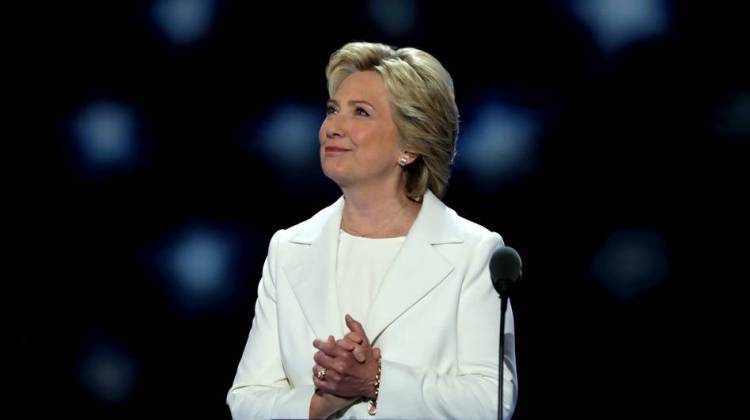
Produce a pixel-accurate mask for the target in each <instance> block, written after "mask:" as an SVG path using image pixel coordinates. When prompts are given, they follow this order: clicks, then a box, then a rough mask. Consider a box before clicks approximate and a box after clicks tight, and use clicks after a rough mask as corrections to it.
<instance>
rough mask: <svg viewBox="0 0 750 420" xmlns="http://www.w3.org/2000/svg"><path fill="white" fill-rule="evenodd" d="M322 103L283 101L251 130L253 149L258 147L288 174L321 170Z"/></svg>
mask: <svg viewBox="0 0 750 420" xmlns="http://www.w3.org/2000/svg"><path fill="white" fill-rule="evenodd" d="M323 117H324V113H323V107H322V106H321V107H312V106H305V105H299V104H284V105H281V106H279V107H278V108H276V109H275V110H273V111H272V113H271V115H270V117H269V118H268V119H267V121H266V122H265V123H263V124H262V125H260V126H259V127H258V128H256V132H254V133H250V137H251V143H250V144H249V146H250V149H251V151H252V152H256V151H259V152H260V153H262V154H263V155H264V156H265V157H266V158H267V159H268V161H269V163H270V164H271V165H272V166H275V167H276V169H277V172H278V173H279V174H280V175H282V176H283V177H286V178H291V179H294V178H295V177H305V176H307V175H309V173H310V172H311V171H312V170H317V171H318V172H319V168H320V155H319V146H318V129H319V128H320V125H321V123H322V122H323Z"/></svg>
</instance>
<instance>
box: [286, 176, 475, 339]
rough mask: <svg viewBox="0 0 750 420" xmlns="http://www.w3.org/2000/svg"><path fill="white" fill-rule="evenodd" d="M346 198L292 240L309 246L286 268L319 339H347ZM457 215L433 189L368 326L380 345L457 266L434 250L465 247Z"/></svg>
mask: <svg viewBox="0 0 750 420" xmlns="http://www.w3.org/2000/svg"><path fill="white" fill-rule="evenodd" d="M343 209H344V198H343V197H340V198H339V199H338V200H337V201H336V202H335V203H333V204H332V205H331V206H329V207H327V208H325V209H323V210H321V211H320V212H319V213H318V214H316V215H315V216H313V217H312V218H311V219H310V220H309V221H308V222H307V223H304V224H302V225H301V226H300V229H299V230H298V231H297V232H296V233H295V234H294V235H293V236H292V238H291V239H290V241H291V242H293V243H297V244H303V245H309V249H308V252H305V253H304V254H303V257H302V258H301V259H299V262H298V263H296V264H295V263H291V264H290V265H289V266H287V267H285V270H286V272H287V276H288V278H289V280H290V283H291V286H292V289H293V290H294V293H295V296H296V298H297V300H298V301H299V303H300V306H301V307H302V311H303V312H304V314H305V317H306V318H307V321H308V323H309V324H310V326H311V327H312V329H313V331H314V332H315V334H316V336H317V337H320V338H326V337H328V335H334V336H336V338H340V337H342V336H343V335H344V334H345V333H346V332H348V331H344V321H343V318H342V315H341V312H340V309H339V304H338V295H337V293H336V255H337V252H338V235H339V229H340V226H341V216H342V213H343ZM455 218H457V215H456V214H455V212H454V211H453V210H451V209H450V208H448V207H447V206H445V204H443V203H442V202H441V201H440V200H439V199H438V198H437V197H435V195H434V194H432V192H430V191H429V190H428V191H427V193H425V196H424V199H423V202H422V208H421V209H420V211H419V214H418V215H417V218H416V220H415V221H414V224H413V225H412V227H411V229H410V230H409V233H408V234H407V236H406V239H405V241H404V243H403V245H402V247H401V249H400V251H399V252H398V254H397V255H396V258H395V259H394V261H393V263H392V264H391V267H390V268H389V269H388V271H387V273H386V275H385V278H384V279H383V282H382V284H381V286H380V290H379V292H378V294H377V296H376V297H375V300H374V301H373V302H372V305H371V306H370V312H369V315H368V317H367V319H366V320H364V321H363V320H360V321H363V325H364V328H365V332H366V333H367V335H368V337H369V338H370V341H371V342H372V343H375V342H376V341H377V339H378V337H379V336H380V334H381V333H382V332H383V331H384V330H385V329H386V328H387V327H388V326H389V325H391V324H392V323H393V322H394V321H395V320H396V319H398V318H399V317H400V316H401V315H402V314H403V313H404V312H406V311H407V310H408V309H409V308H411V307H412V306H413V305H414V304H416V303H417V302H418V301H419V300H421V299H422V298H423V297H424V296H425V295H427V294H428V293H429V292H430V291H431V290H432V289H434V288H435V287H436V286H437V285H438V284H439V283H440V282H441V281H442V280H443V279H445V278H446V277H447V276H448V274H450V273H451V271H453V265H452V264H451V263H449V262H448V261H447V260H446V259H445V258H443V257H442V255H440V253H438V252H437V251H436V250H435V246H438V245H440V244H446V243H461V242H463V232H462V231H461V229H460V224H459V223H456V220H455Z"/></svg>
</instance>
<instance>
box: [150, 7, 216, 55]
mask: <svg viewBox="0 0 750 420" xmlns="http://www.w3.org/2000/svg"><path fill="white" fill-rule="evenodd" d="M215 9H216V5H215V2H214V0H156V1H154V3H153V6H152V9H151V16H152V18H153V19H154V22H155V23H156V25H157V26H158V28H159V29H160V30H161V31H162V32H163V33H164V35H165V36H166V37H167V38H168V39H169V40H170V41H171V42H172V43H174V44H177V45H187V44H191V43H193V42H195V41H197V40H199V39H200V38H202V37H204V36H205V35H206V34H207V33H208V32H209V30H210V29H211V25H212V23H213V20H214V14H215Z"/></svg>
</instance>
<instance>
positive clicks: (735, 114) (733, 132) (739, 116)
mask: <svg viewBox="0 0 750 420" xmlns="http://www.w3.org/2000/svg"><path fill="white" fill-rule="evenodd" d="M714 131H716V133H717V134H718V135H719V136H721V137H722V138H724V139H727V140H729V141H732V142H736V143H743V142H744V143H748V142H750V92H733V93H732V94H731V95H730V96H729V97H728V98H727V100H726V101H724V103H722V104H721V105H720V106H719V108H718V109H717V110H716V115H715V118H714Z"/></svg>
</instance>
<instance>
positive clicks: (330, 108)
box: [326, 105, 336, 115]
mask: <svg viewBox="0 0 750 420" xmlns="http://www.w3.org/2000/svg"><path fill="white" fill-rule="evenodd" d="M334 112H336V108H335V107H334V106H333V105H327V106H326V115H331V114H333V113H334Z"/></svg>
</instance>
